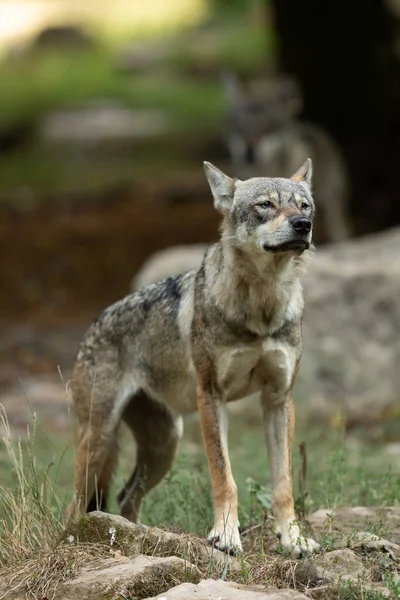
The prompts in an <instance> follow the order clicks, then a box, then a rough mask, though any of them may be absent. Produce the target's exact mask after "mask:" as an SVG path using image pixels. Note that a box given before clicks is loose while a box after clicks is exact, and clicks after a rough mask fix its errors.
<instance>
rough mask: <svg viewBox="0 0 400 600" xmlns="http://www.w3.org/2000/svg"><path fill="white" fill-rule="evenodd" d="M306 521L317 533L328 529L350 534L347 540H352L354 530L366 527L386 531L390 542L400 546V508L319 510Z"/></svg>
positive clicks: (362, 529) (362, 507)
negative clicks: (388, 533) (389, 535)
mask: <svg viewBox="0 0 400 600" xmlns="http://www.w3.org/2000/svg"><path fill="white" fill-rule="evenodd" d="M307 520H308V522H309V523H310V525H311V527H312V528H313V530H314V531H316V532H318V533H326V531H327V530H328V529H332V531H334V532H335V531H336V532H342V533H344V534H350V536H349V540H351V539H352V535H353V534H354V531H355V530H359V531H361V532H363V531H365V529H366V528H367V527H368V525H369V526H375V528H380V529H384V530H385V529H387V530H388V531H390V534H391V541H393V542H394V543H395V544H400V506H389V507H382V508H378V507H377V508H374V507H370V508H367V507H365V506H358V507H354V508H352V507H349V508H347V507H344V508H335V509H328V508H320V509H319V510H317V511H316V512H315V513H313V514H312V515H310V516H309V517H308V518H307ZM385 535H386V532H385Z"/></svg>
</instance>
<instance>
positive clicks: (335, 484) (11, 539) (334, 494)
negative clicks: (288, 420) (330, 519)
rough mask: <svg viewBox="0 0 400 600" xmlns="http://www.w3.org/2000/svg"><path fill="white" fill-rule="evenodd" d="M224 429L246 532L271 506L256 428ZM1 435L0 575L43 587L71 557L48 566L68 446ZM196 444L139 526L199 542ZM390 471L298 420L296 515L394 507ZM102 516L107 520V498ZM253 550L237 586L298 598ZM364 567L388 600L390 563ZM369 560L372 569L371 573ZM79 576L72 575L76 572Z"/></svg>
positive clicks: (283, 563) (330, 542)
mask: <svg viewBox="0 0 400 600" xmlns="http://www.w3.org/2000/svg"><path fill="white" fill-rule="evenodd" d="M254 409H255V407H254ZM230 424H231V428H230V456H231V460H232V467H233V472H234V476H235V479H236V481H237V484H238V488H239V500H240V515H239V517H240V521H241V526H242V527H246V526H248V525H251V526H254V525H257V524H261V523H262V522H263V521H264V518H265V511H266V510H267V511H268V512H270V510H269V509H270V500H271V493H270V492H271V490H270V487H269V483H270V478H269V471H268V467H267V456H266V451H265V449H264V440H263V432H262V426H261V423H260V419H259V418H257V413H256V412H255V410H253V409H252V408H251V407H249V412H248V413H247V412H246V414H244V415H240V416H238V415H233V416H232V418H231V419H230ZM4 425H5V431H6V435H5V437H4V447H3V448H2V449H1V450H0V467H1V469H0V473H1V475H0V567H1V566H2V564H3V565H4V564H5V565H7V573H8V575H10V573H11V574H12V568H13V565H15V569H17V570H18V569H19V570H20V571H21V572H22V571H24V570H25V568H26V569H28V570H29V569H31V570H32V569H33V570H35V569H37V568H38V565H39V564H40V572H41V577H43V581H45V582H48V581H50V579H49V577H50V572H51V564H53V563H54V561H55V560H56V559H57V561H58V562H57V565H59V569H61V570H62V569H65V568H66V567H65V564H66V561H67V562H68V564H69V562H70V561H71V560H72V561H73V560H75V559H76V560H77V558H79V557H78V555H77V556H75V554H76V553H75V554H74V556H72V557H71V556H70V554H71V552H72V550H71V549H70V550H68V553H69V554H68V557H67V558H66V557H65V556H64V555H63V554H62V552H61V553H60V554H59V556H58V555H57V551H56V550H54V548H55V547H56V544H57V540H58V538H59V535H60V533H61V531H62V528H63V523H64V519H65V514H64V511H65V507H66V505H67V503H68V501H69V499H70V497H71V494H72V469H73V460H74V448H75V446H74V442H73V440H71V439H69V438H68V436H67V435H66V436H65V437H64V438H62V436H60V435H59V434H58V435H54V434H53V435H51V434H48V433H47V432H46V431H45V430H43V429H42V428H41V427H40V425H39V424H38V423H37V422H36V421H35V419H33V421H32V427H31V435H30V436H29V437H28V438H27V439H25V441H18V440H16V439H14V438H13V435H12V432H11V431H10V429H9V428H8V426H7V423H6V421H5V423H4ZM71 438H73V436H72V435H71ZM198 439H199V433H198V431H197V430H196V426H195V425H194V424H193V422H192V423H190V422H189V423H188V427H187V433H186V435H185V437H184V440H183V443H182V450H181V452H180V455H179V456H178V458H177V460H176V462H175V464H174V467H173V469H172V470H171V472H170V473H169V474H168V475H167V477H166V478H165V479H164V481H163V482H162V483H161V484H160V485H159V486H158V487H157V488H155V489H154V490H153V491H152V492H151V493H150V494H149V495H148V497H147V499H146V501H145V505H144V510H143V514H142V518H143V522H144V523H146V524H149V525H157V526H160V525H161V526H164V527H167V528H169V529H173V530H175V531H188V532H192V533H196V534H198V535H200V536H204V535H205V534H206V533H207V532H208V530H209V528H210V526H211V524H212V502H211V494H210V484H209V475H208V468H207V463H206V459H205V455H204V451H203V450H202V447H201V446H199V447H196V446H193V442H197V441H198ZM304 441H305V442H306V447H307V461H308V472H307V479H306V482H305V484H302V489H301V490H300V489H299V484H298V476H299V472H300V471H301V470H302V464H303V463H302V458H301V454H300V452H299V443H300V442H304ZM120 446H121V447H122V448H123V453H122V454H121V460H120V463H121V465H120V470H119V471H118V474H117V476H116V480H115V482H114V490H113V495H114V494H115V492H116V491H117V489H118V488H119V487H120V486H121V485H122V483H123V481H124V480H125V479H126V478H127V477H128V476H129V475H130V472H131V470H132V468H133V463H134V459H133V456H134V449H133V445H132V442H131V440H130V439H129V437H128V431H126V430H123V431H122V436H120ZM355 448H357V450H355ZM395 467H396V469H397V470H396V471H395V470H394V469H393V470H391V467H390V464H389V461H387V459H386V458H385V454H384V451H383V449H382V448H380V447H379V446H378V445H376V444H371V443H364V444H361V445H359V446H356V447H355V446H354V444H353V442H352V441H351V440H350V439H346V438H345V436H344V435H343V433H342V432H340V431H338V430H337V429H332V428H328V427H327V426H325V427H322V426H321V427H320V428H318V427H316V426H314V427H313V428H312V429H310V428H308V427H306V425H305V424H304V423H302V422H301V418H300V419H299V423H298V428H297V432H296V440H295V444H294V484H295V485H294V487H295V497H296V502H297V504H298V506H300V507H301V509H302V512H303V513H306V512H307V511H308V510H310V511H312V510H316V509H318V508H319V507H322V506H324V507H327V508H335V507H337V506H345V505H346V506H349V505H350V506H351V505H352V506H359V505H367V506H368V505H371V506H374V505H376V506H385V505H395V504H398V502H399V498H400V475H399V471H398V465H395ZM110 509H111V512H117V507H116V503H115V500H114V498H113V499H112V502H111V506H110ZM370 530H371V531H372V532H374V533H377V534H378V535H381V536H384V537H387V534H388V535H390V531H389V532H388V531H386V530H383V529H381V528H378V529H377V528H376V527H375V525H374V526H373V527H372V529H370ZM262 531H263V530H261V534H262ZM341 538H343V539H344V540H345V545H347V546H350V547H352V545H351V541H352V537H351V533H347V534H344V533H341V532H340V531H332V532H330V531H329V526H328V530H327V532H326V533H324V534H322V536H321V539H320V542H321V545H322V548H323V551H324V552H326V551H331V550H334V549H336V548H337V547H338V546H337V544H338V540H339V541H340V539H341ZM251 543H252V544H253V541H252V542H251ZM255 544H256V546H255V547H254V549H253V550H251V551H250V550H248V551H247V554H246V555H245V559H244V563H243V568H242V570H243V572H242V573H241V575H240V581H242V582H243V583H250V584H254V583H261V584H265V583H267V584H269V585H274V586H278V587H293V586H294V587H296V588H297V589H298V587H297V584H296V582H295V581H294V579H293V577H292V576H291V575H290V573H291V572H292V570H293V568H295V567H294V565H295V562H293V560H292V559H291V558H290V557H288V556H286V555H280V554H279V553H278V554H276V555H275V556H274V555H272V556H271V553H268V552H267V554H265V552H264V550H263V541H262V537H261V538H260V537H257V536H256V538H255ZM98 552H100V554H99V556H100V555H101V556H103V555H104V552H105V550H104V548H103V547H102V548H100V547H99V550H96V549H95V548H93V549H92V550H90V548H88V549H87V550H85V552H84V554H85V556H86V555H87V556H86V558H85V556H83V555H82V556H83V558H82V556H81V558H80V561H81V562H82V561H86V560H88V561H89V563H88V564H90V561H91V560H93V559H94V558H95V556H96V553H98ZM67 559H68V560H67ZM365 560H366V564H368V565H370V566H369V567H368V568H371V569H373V570H374V572H375V573H376V579H374V581H383V582H384V583H385V585H386V587H387V589H388V590H389V591H390V593H391V596H390V598H392V599H395V598H397V596H396V594H398V585H399V582H398V578H397V576H396V574H395V571H393V561H390V560H389V561H388V560H386V559H385V557H384V556H383V555H382V559H379V561H378V562H379V564H378V563H377V561H376V559H370V558H368V556H366V557H365ZM371 560H373V561H375V562H373V563H371ZM35 561H36V562H35ZM368 561H369V562H368ZM382 561H383V562H382ZM385 561H386V562H385ZM78 562H79V561H78ZM64 563H65V564H64ZM386 563H387V564H386ZM82 564H83V563H82ZM26 565H27V566H26ZM46 565H48V566H46ZM79 568H80V567H79ZM79 568H78V566H77V567H76V571H77V572H79ZM10 569H11V571H10ZM47 571H49V572H47ZM371 572H372V571H371ZM285 573H286V575H285ZM56 575H57V577H59V576H60V575H59V574H56ZM54 576H55V575H54ZM40 581H41V580H40ZM39 583H40V582H39ZM46 585H47V584H46ZM49 585H50V584H49ZM368 585H369V583H368V578H367V579H366V580H365V582H364V580H363V581H360V582H359V583H357V584H355V583H354V582H353V583H352V582H349V581H345V580H343V581H341V582H340V585H339V586H336V587H335V586H334V587H333V588H332V589H330V591H329V593H328V592H326V594H325V595H323V596H321V599H322V600H331V599H332V600H333V598H335V599H336V598H339V599H341V600H349V599H352V598H354V600H383V598H384V596H383V595H382V594H381V592H380V591H379V590H377V591H376V590H371V589H369V587H368ZM332 594H333V595H332Z"/></svg>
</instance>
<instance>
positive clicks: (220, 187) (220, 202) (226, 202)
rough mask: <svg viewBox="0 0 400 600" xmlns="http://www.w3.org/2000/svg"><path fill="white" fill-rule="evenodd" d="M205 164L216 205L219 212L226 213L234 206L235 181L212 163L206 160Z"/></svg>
mask: <svg viewBox="0 0 400 600" xmlns="http://www.w3.org/2000/svg"><path fill="white" fill-rule="evenodd" d="M203 165H204V171H205V173H206V177H207V181H208V183H209V186H210V189H211V192H212V195H213V196H214V206H215V208H216V209H217V211H218V212H220V213H222V214H223V215H225V214H226V213H228V212H229V210H230V208H231V206H232V200H233V195H234V193H235V182H234V181H233V179H231V178H230V177H228V175H225V173H223V172H222V171H220V170H219V169H217V167H214V165H212V164H211V163H209V162H206V161H204V163H203Z"/></svg>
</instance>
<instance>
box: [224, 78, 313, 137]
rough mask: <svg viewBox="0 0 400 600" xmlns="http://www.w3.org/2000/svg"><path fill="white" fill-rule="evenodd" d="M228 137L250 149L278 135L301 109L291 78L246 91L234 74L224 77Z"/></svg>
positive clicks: (297, 88) (256, 85) (296, 85)
mask: <svg viewBox="0 0 400 600" xmlns="http://www.w3.org/2000/svg"><path fill="white" fill-rule="evenodd" d="M223 84H224V89H225V97H226V99H227V105H228V113H229V123H230V133H232V134H234V135H236V136H238V137H239V138H240V139H241V140H242V141H243V143H244V144H246V145H247V146H248V148H250V149H252V148H253V147H254V145H256V144H257V143H258V142H259V140H260V138H262V137H263V136H265V135H268V134H272V133H275V132H279V131H280V130H281V129H282V127H285V126H286V124H287V123H288V122H289V121H290V120H291V119H293V117H296V116H297V115H298V114H299V113H300V112H301V109H302V97H301V91H300V88H299V86H298V84H297V82H296V81H295V80H294V79H293V78H290V77H287V76H286V77H283V76H280V77H275V78H272V79H270V80H269V81H259V82H257V81H254V82H252V85H250V87H248V88H246V87H245V86H244V85H243V84H242V83H241V82H240V81H239V79H238V78H237V76H236V75H235V74H234V73H231V72H227V73H225V74H224V77H223Z"/></svg>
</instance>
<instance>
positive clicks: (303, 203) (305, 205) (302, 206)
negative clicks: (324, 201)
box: [301, 202, 310, 210]
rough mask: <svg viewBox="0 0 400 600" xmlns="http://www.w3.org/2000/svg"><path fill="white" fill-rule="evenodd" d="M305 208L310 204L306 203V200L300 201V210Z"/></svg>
mask: <svg viewBox="0 0 400 600" xmlns="http://www.w3.org/2000/svg"><path fill="white" fill-rule="evenodd" d="M307 208H310V205H309V204H307V202H302V203H301V210H307Z"/></svg>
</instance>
